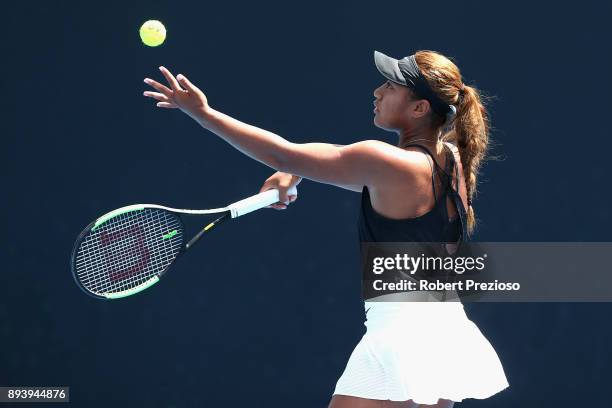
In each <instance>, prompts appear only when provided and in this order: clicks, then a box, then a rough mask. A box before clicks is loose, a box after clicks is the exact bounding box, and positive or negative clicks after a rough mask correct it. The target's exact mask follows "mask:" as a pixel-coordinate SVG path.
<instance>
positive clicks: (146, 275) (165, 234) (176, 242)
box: [70, 205, 184, 299]
mask: <svg viewBox="0 0 612 408" xmlns="http://www.w3.org/2000/svg"><path fill="white" fill-rule="evenodd" d="M155 207H156V206H147V205H132V206H128V207H123V208H120V209H117V210H114V211H111V212H109V213H107V214H105V215H103V216H102V217H100V218H98V219H97V220H96V221H94V222H92V223H91V224H89V225H88V226H87V227H86V228H85V229H84V230H83V232H81V234H80V235H79V237H78V238H77V240H76V242H75V244H74V248H73V250H72V256H71V262H70V263H71V269H72V274H73V276H74V279H75V281H76V283H77V285H78V286H79V287H80V288H81V289H83V290H84V291H85V292H86V293H87V294H89V295H92V296H94V297H96V298H102V299H116V298H122V297H126V296H130V295H133V294H135V293H138V292H140V291H142V290H144V289H147V288H149V287H150V286H152V285H153V284H155V283H157V281H158V280H159V277H160V276H161V275H162V274H163V273H164V272H165V271H166V270H167V269H168V268H169V267H170V265H171V264H172V262H174V260H176V258H177V257H178V256H179V254H180V253H181V252H182V251H183V250H184V244H183V241H184V227H183V223H182V221H181V219H180V217H179V216H178V215H177V214H175V213H172V212H170V211H167V210H164V209H161V208H155Z"/></svg>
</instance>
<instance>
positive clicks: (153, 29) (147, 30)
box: [140, 20, 166, 47]
mask: <svg viewBox="0 0 612 408" xmlns="http://www.w3.org/2000/svg"><path fill="white" fill-rule="evenodd" d="M140 39H141V40H142V42H143V43H144V44H145V45H148V46H149V47H157V46H158V45H160V44H162V43H163V42H164V40H165V39H166V27H164V25H163V24H162V23H161V21H157V20H149V21H145V23H144V24H143V25H142V26H141V27H140Z"/></svg>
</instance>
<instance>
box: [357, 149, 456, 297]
mask: <svg viewBox="0 0 612 408" xmlns="http://www.w3.org/2000/svg"><path fill="white" fill-rule="evenodd" d="M408 146H416V147H419V148H420V149H423V150H424V151H425V153H426V154H428V155H429V156H431V158H432V160H433V163H434V166H433V168H432V175H431V180H432V188H433V193H434V198H435V205H434V207H433V208H432V209H431V210H430V211H429V212H427V213H426V214H423V215H421V216H419V217H416V218H403V219H392V218H387V217H385V216H383V215H381V214H379V213H377V212H376V210H374V208H372V202H371V201H370V192H369V191H368V187H367V186H364V188H363V191H362V193H361V208H360V211H359V218H358V232H359V241H360V244H362V243H367V242H428V243H458V244H459V245H460V244H461V242H462V241H465V240H467V221H466V210H465V207H464V205H463V201H462V200H461V196H460V195H459V193H458V192H457V191H456V190H455V189H454V188H453V185H452V184H453V183H452V181H453V178H452V174H453V173H452V172H454V173H456V174H457V185H459V183H458V182H459V177H458V173H459V170H458V169H459V167H458V166H457V163H456V161H455V155H454V154H453V152H452V151H451V149H450V148H449V147H448V146H447V145H446V144H445V145H444V147H445V148H446V152H447V157H448V158H447V160H446V168H445V169H444V170H443V169H442V168H441V167H440V166H439V165H438V163H437V162H436V159H435V158H434V156H433V155H432V154H431V152H430V151H429V149H427V148H426V147H424V146H421V145H418V144H409V145H407V146H406V147H408ZM436 174H437V175H438V176H439V177H440V179H441V185H442V191H441V192H436V186H435V178H434V177H435V176H436ZM438 193H439V194H438ZM449 195H450V197H451V200H452V201H453V203H454V205H455V207H456V209H457V215H456V216H455V217H454V218H453V219H452V220H449V216H448V211H447V204H446V202H447V197H448V196H449ZM360 247H361V249H362V259H364V258H363V256H364V254H363V249H364V246H363V245H360ZM440 247H443V248H445V246H444V245H440ZM429 249H431V248H429ZM437 253H439V252H437ZM373 295H374V294H373V293H366V292H364V293H363V297H364V298H365V299H367V298H368V297H372V296H373Z"/></svg>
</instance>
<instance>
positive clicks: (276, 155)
mask: <svg viewBox="0 0 612 408" xmlns="http://www.w3.org/2000/svg"><path fill="white" fill-rule="evenodd" d="M160 70H161V72H162V74H163V75H164V76H165V77H166V80H167V81H168V83H169V85H170V88H168V87H166V86H164V85H162V84H160V83H158V82H156V81H153V80H151V79H148V78H147V79H145V82H146V83H147V84H149V85H151V86H152V87H153V88H155V89H156V90H158V91H159V92H148V91H147V92H145V93H144V95H145V96H149V97H152V98H154V99H156V100H158V101H159V102H158V103H157V106H159V107H162V108H179V109H181V110H182V111H183V112H185V113H186V114H188V115H189V116H190V117H191V118H193V119H194V120H196V121H197V122H198V123H199V124H200V125H201V126H203V127H204V128H206V129H208V130H210V131H211V132H213V133H215V134H217V135H218V136H220V137H221V138H222V139H224V140H225V141H226V142H228V143H230V144H231V145H232V146H234V147H235V148H236V149H238V150H239V151H241V152H242V153H244V154H246V155H247V156H249V157H251V158H253V159H255V160H257V161H259V162H261V163H263V164H266V165H267V166H270V167H272V168H273V169H275V170H279V171H282V172H285V173H291V174H295V175H298V176H301V177H304V178H308V179H311V180H314V181H318V182H322V183H327V184H344V185H368V186H371V185H372V184H379V182H384V181H385V180H386V179H387V177H386V176H387V175H386V173H388V172H389V171H391V168H392V167H394V164H397V163H398V162H399V161H398V160H397V157H396V156H397V152H395V151H393V150H392V149H393V147H392V146H391V145H388V144H386V143H383V142H379V141H375V140H367V141H363V142H358V143H354V144H351V145H347V146H337V145H333V144H327V143H303V144H298V143H291V142H289V141H288V140H286V139H284V138H282V137H281V136H279V135H276V134H274V133H272V132H269V131H267V130H264V129H260V128H258V127H255V126H252V125H249V124H246V123H243V122H241V121H239V120H237V119H234V118H232V117H230V116H228V115H225V114H224V113H222V112H219V111H216V110H214V109H212V108H211V107H210V106H209V105H208V100H207V98H206V96H205V95H204V93H203V92H202V91H201V90H200V89H198V88H197V87H196V86H195V85H193V84H192V83H191V82H190V81H189V80H188V79H187V78H186V77H185V76H184V75H178V76H177V78H174V76H173V75H172V74H171V73H170V71H168V70H167V69H165V68H164V67H160ZM396 150H397V149H396Z"/></svg>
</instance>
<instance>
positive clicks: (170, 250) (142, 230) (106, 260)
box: [70, 187, 297, 299]
mask: <svg viewBox="0 0 612 408" xmlns="http://www.w3.org/2000/svg"><path fill="white" fill-rule="evenodd" d="M289 193H290V194H297V190H296V188H295V187H293V188H292V189H291V190H290V192H289ZM278 202H279V192H278V190H277V189H272V190H267V191H264V192H262V193H259V194H256V195H254V196H252V197H249V198H246V199H244V200H240V201H238V202H235V203H233V204H230V205H228V206H227V207H223V208H215V209H210V210H182V209H176V208H168V207H163V206H161V205H155V204H135V205H130V206H127V207H122V208H118V209H116V210H114V211H111V212H109V213H107V214H104V215H103V216H101V217H99V218H98V219H96V220H95V221H93V222H92V223H91V224H89V225H88V226H87V227H86V228H85V229H84V230H83V232H81V234H80V235H79V237H78V238H77V240H76V242H75V244H74V248H73V250H72V256H71V258H70V267H71V269H72V274H73V276H74V279H75V281H76V283H77V285H78V286H79V287H80V288H81V289H83V290H84V291H85V292H86V293H87V294H89V295H92V296H94V297H96V298H99V299H118V298H122V297H126V296H130V295H134V294H136V293H138V292H140V291H142V290H145V289H147V288H149V287H151V286H152V285H154V284H155V283H157V282H158V281H159V278H160V277H161V276H162V275H163V274H164V273H165V272H166V271H167V270H168V269H169V268H170V265H172V263H173V262H174V261H176V260H177V258H178V257H179V255H182V254H183V253H184V252H185V251H187V250H188V249H190V248H191V247H192V246H193V245H194V244H195V243H196V242H197V241H198V240H199V239H200V238H201V237H202V235H204V233H205V232H207V231H210V229H211V228H212V227H214V226H215V225H218V224H220V223H222V222H224V221H226V220H228V219H231V218H237V217H240V216H241V215H244V214H248V213H250V212H251V211H255V210H258V209H260V208H263V207H266V206H269V205H271V204H274V203H278ZM182 214H191V215H217V216H218V217H217V218H216V219H215V220H214V221H212V222H210V223H209V224H208V225H206V226H205V227H204V228H203V229H202V230H200V231H199V232H198V233H197V234H196V235H195V236H194V237H193V238H192V239H191V240H190V241H189V242H187V243H185V241H186V240H185V237H184V228H183V222H182V219H181V215H182Z"/></svg>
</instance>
